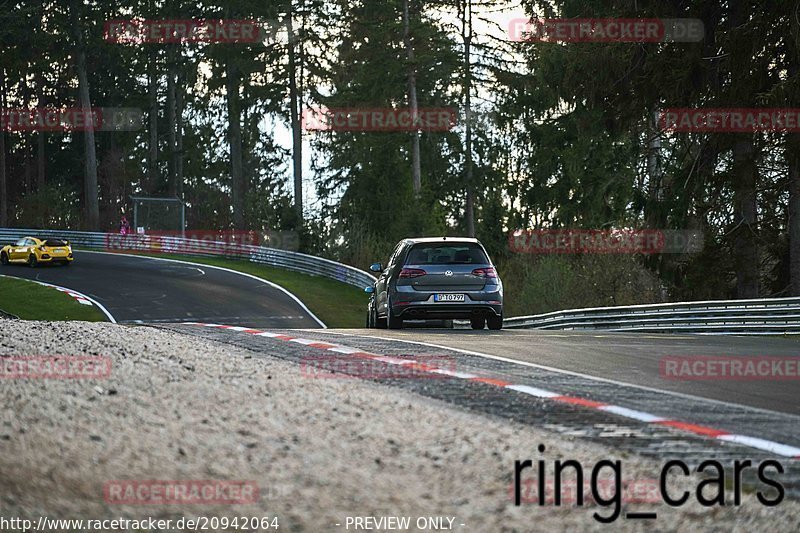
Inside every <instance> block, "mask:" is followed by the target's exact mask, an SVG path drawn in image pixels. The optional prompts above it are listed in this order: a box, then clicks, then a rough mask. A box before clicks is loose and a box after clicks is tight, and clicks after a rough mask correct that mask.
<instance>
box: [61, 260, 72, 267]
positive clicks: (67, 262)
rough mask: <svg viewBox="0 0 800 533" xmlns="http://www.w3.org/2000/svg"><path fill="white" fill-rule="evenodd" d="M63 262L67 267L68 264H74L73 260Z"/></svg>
mask: <svg viewBox="0 0 800 533" xmlns="http://www.w3.org/2000/svg"><path fill="white" fill-rule="evenodd" d="M61 264H62V265H64V266H65V267H68V266H70V265H71V264H72V261H64V262H63V263H61Z"/></svg>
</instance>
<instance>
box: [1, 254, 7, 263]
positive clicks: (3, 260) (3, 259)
mask: <svg viewBox="0 0 800 533" xmlns="http://www.w3.org/2000/svg"><path fill="white" fill-rule="evenodd" d="M0 263H2V264H4V265H7V264H8V255H7V254H0Z"/></svg>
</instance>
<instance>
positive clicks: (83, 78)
mask: <svg viewBox="0 0 800 533" xmlns="http://www.w3.org/2000/svg"><path fill="white" fill-rule="evenodd" d="M71 15H72V27H73V31H74V32H75V44H76V69H77V71H78V100H79V102H80V107H81V111H82V112H83V113H85V114H86V115H87V116H89V114H90V113H91V109H92V103H91V98H90V97H89V80H88V77H87V75H86V53H85V51H84V49H83V35H82V32H81V24H82V20H81V17H80V16H79V14H78V13H76V12H75V10H74V9H73V10H71ZM87 122H88V126H87V128H86V131H84V134H83V139H84V156H85V176H84V177H85V180H84V194H85V197H86V205H85V208H86V227H87V229H89V230H98V229H100V206H99V203H98V198H97V153H96V151H95V141H94V128H93V127H92V122H91V121H87Z"/></svg>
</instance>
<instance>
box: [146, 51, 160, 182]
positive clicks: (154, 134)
mask: <svg viewBox="0 0 800 533" xmlns="http://www.w3.org/2000/svg"><path fill="white" fill-rule="evenodd" d="M156 60H157V56H156V49H155V48H152V50H151V52H150V63H149V65H148V69H149V75H148V78H149V80H148V83H147V85H148V87H147V92H148V97H149V100H150V146H149V148H150V152H149V156H148V158H147V188H146V189H147V193H148V194H152V193H153V191H154V190H155V189H156V188H157V187H158V69H157V68H156Z"/></svg>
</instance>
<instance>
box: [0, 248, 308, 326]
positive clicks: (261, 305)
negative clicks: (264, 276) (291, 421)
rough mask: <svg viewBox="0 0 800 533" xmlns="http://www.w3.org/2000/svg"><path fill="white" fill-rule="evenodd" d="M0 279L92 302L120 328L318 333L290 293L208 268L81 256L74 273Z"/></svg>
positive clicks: (60, 270)
mask: <svg viewBox="0 0 800 533" xmlns="http://www.w3.org/2000/svg"><path fill="white" fill-rule="evenodd" d="M0 273H2V274H5V275H8V276H14V277H19V278H25V279H32V280H37V281H44V282H46V283H52V284H54V285H60V286H62V287H66V288H69V289H73V290H75V291H78V292H82V293H84V294H86V295H88V296H91V297H92V298H94V299H95V300H97V301H98V302H99V303H100V304H102V305H103V306H104V307H105V308H106V309H107V310H108V311H109V312H110V313H111V315H112V316H113V317H114V318H115V319H116V321H117V322H120V323H126V322H127V323H156V324H157V323H166V322H189V321H198V322H205V321H208V322H218V323H222V324H233V325H240V326H249V327H265V328H266V327H272V328H275V327H281V328H318V327H320V323H319V322H317V321H316V320H315V319H314V318H313V315H312V314H311V313H310V312H309V311H308V310H307V309H305V308H304V307H303V306H302V305H301V304H299V303H298V302H297V301H295V300H294V299H293V298H292V297H291V296H290V295H289V294H287V293H286V292H284V291H282V290H280V289H278V288H275V287H273V286H270V285H268V284H266V283H263V282H261V281H258V280H256V279H254V278H252V277H248V276H245V275H241V274H236V273H233V272H228V271H225V270H220V269H216V268H214V267H211V266H206V265H196V266H194V265H187V264H183V263H180V262H175V261H166V260H162V259H158V258H148V257H140V256H132V255H117V254H105V253H97V252H87V251H76V252H75V261H74V262H73V264H72V265H70V266H69V267H62V266H57V265H47V266H43V267H38V268H29V267H27V266H24V265H8V266H4V267H0Z"/></svg>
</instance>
